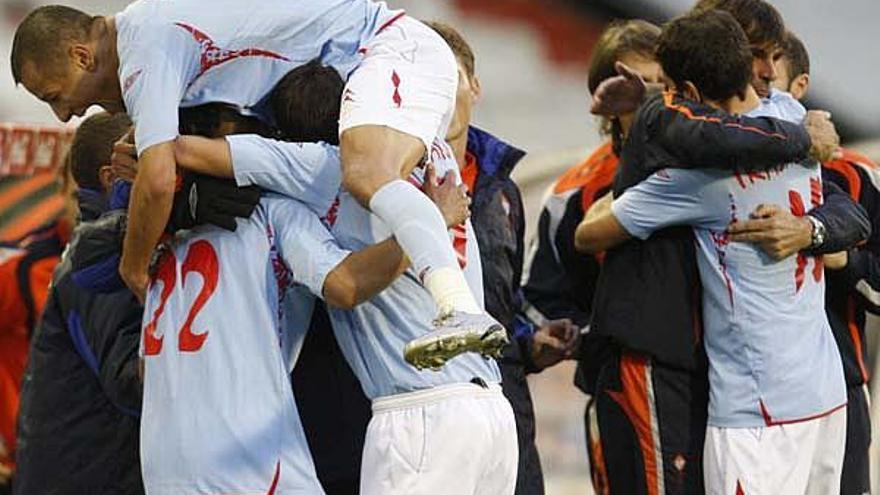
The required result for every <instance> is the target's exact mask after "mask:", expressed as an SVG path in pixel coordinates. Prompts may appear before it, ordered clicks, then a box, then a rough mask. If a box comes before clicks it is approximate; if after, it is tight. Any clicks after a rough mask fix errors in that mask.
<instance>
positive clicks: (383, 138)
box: [340, 125, 426, 206]
mask: <svg viewBox="0 0 880 495" xmlns="http://www.w3.org/2000/svg"><path fill="white" fill-rule="evenodd" d="M425 152H426V148H425V146H424V144H422V141H421V140H419V139H418V138H416V137H414V136H412V135H410V134H407V133H405V132H402V131H400V130H397V129H394V128H391V127H384V126H380V125H364V126H359V127H355V128H353V129H349V130H348V131H346V132H345V133H344V134H343V135H342V137H341V138H340V157H341V159H342V184H343V187H345V189H346V190H347V191H348V192H350V193H351V194H352V195H353V196H354V197H355V198H356V199H357V200H358V201H359V202H360V203H361V204H362V205H364V206H369V200H370V198H371V197H372V196H373V194H375V192H376V191H378V190H379V189H381V188H382V186H384V185H385V184H387V183H389V182H391V181H393V180H396V179H402V178H405V177H407V176H408V175H409V174H410V173H411V172H412V171H413V169H415V167H416V165H418V164H419V162H421V161H422V159H423V158H424V156H425Z"/></svg>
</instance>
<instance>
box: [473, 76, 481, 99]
mask: <svg viewBox="0 0 880 495" xmlns="http://www.w3.org/2000/svg"><path fill="white" fill-rule="evenodd" d="M471 91H473V92H474V101H480V98H481V97H482V96H483V88H482V87H481V86H480V78H479V77H477V75H476V74H474V75H473V76H471Z"/></svg>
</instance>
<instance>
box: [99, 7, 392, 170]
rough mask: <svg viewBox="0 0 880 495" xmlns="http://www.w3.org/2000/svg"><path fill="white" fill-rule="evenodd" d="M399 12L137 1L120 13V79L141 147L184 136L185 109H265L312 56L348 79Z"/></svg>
mask: <svg viewBox="0 0 880 495" xmlns="http://www.w3.org/2000/svg"><path fill="white" fill-rule="evenodd" d="M398 14H400V12H399V11H398V12H395V11H391V10H389V9H388V7H387V6H386V5H385V3H384V2H373V1H372V0H298V1H296V2H292V1H290V0H261V1H255V2H247V1H242V0H211V1H205V0H138V1H136V2H134V3H132V4H131V5H129V6H128V7H127V8H126V9H125V10H123V11H122V12H121V13H119V14H117V15H116V29H117V53H118V55H119V73H118V76H119V82H120V87H121V88H122V97H123V100H124V102H125V107H126V109H127V111H128V114H129V116H131V118H132V120H133V121H134V123H135V127H136V130H135V142H136V143H137V147H138V152H142V151H143V150H145V149H147V148H149V147H150V146H153V145H155V144H159V143H163V142H166V141H170V140H172V139H174V138H175V137H177V132H178V113H177V111H178V107H192V106H197V105H200V104H203V103H213V102H220V103H229V104H232V105H235V106H237V107H239V108H241V109H244V110H245V111H252V112H258V110H259V109H258V108H255V107H257V106H258V105H259V104H260V102H261V101H262V100H263V99H264V98H265V97H266V95H268V94H269V92H270V91H271V90H272V88H273V87H274V86H275V84H276V83H278V81H279V80H281V78H282V77H284V75H285V74H287V72H289V71H290V70H291V69H293V68H295V67H298V66H300V65H302V64H304V63H306V62H309V61H311V60H313V59H320V60H321V61H322V62H323V63H324V64H326V65H329V66H331V67H334V68H335V69H336V70H337V71H338V72H339V73H340V74H341V75H342V76H343V78H347V77H348V75H349V74H350V73H351V72H352V71H353V70H354V68H355V67H356V66H357V64H358V63H360V60H361V55H360V54H359V53H358V50H359V49H360V48H361V47H362V46H364V45H365V44H366V42H367V41H369V40H370V39H371V38H372V37H373V36H374V35H375V33H376V32H377V31H378V30H379V29H380V28H381V27H382V25H383V24H384V23H386V22H388V21H389V20H391V19H392V18H393V17H394V16H395V15H398Z"/></svg>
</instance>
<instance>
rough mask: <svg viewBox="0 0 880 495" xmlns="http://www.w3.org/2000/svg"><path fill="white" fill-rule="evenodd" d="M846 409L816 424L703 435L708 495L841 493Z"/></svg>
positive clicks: (710, 429) (713, 430) (711, 431)
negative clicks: (704, 438) (704, 437)
mask: <svg viewBox="0 0 880 495" xmlns="http://www.w3.org/2000/svg"><path fill="white" fill-rule="evenodd" d="M845 444H846V409H845V408H841V409H838V410H836V411H834V412H833V413H831V414H828V415H826V416H822V417H821V418H817V419H813V420H809V421H803V422H800V423H791V424H784V425H777V426H768V427H763V428H718V427H714V426H709V427H708V428H707V430H706V444H705V450H704V452H703V467H704V476H705V478H706V493H707V494H709V495H734V494H740V493H743V494H747V495H804V494H806V495H828V494H837V493H840V476H841V473H842V471H843V453H844V447H845Z"/></svg>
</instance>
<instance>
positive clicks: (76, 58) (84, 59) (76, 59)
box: [68, 43, 97, 72]
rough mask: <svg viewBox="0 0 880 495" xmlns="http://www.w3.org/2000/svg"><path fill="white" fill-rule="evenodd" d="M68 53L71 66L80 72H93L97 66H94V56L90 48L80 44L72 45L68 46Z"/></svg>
mask: <svg viewBox="0 0 880 495" xmlns="http://www.w3.org/2000/svg"><path fill="white" fill-rule="evenodd" d="M68 53H69V54H70V59H71V60H72V61H73V64H74V65H75V66H76V67H77V68H79V69H80V70H83V71H86V72H92V71H94V70H95V67H96V65H97V64H95V54H94V53H93V52H92V48H91V47H90V46H88V45H85V44H82V43H73V44H71V45H70V49H69V50H68Z"/></svg>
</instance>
